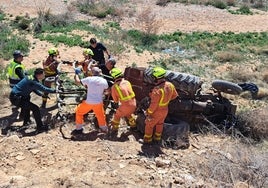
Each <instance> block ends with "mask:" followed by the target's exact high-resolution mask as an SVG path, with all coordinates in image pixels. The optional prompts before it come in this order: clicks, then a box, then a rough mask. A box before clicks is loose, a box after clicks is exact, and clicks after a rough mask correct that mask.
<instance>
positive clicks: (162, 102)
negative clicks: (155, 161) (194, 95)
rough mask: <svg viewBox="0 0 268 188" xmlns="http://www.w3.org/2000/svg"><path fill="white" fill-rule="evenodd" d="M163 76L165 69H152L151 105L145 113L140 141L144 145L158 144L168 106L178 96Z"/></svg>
mask: <svg viewBox="0 0 268 188" xmlns="http://www.w3.org/2000/svg"><path fill="white" fill-rule="evenodd" d="M165 74H166V70H165V69H163V68H161V67H154V68H153V71H152V77H153V78H154V79H155V80H154V87H153V89H152V91H151V92H150V94H149V96H150V99H151V103H150V106H149V108H148V109H147V111H146V119H145V134H144V137H143V140H142V143H144V144H148V143H152V141H153V140H154V141H156V142H158V143H159V142H160V141H161V136H162V132H163V124H164V120H165V118H166V116H167V114H168V104H169V102H170V101H171V100H173V99H175V98H176V97H177V96H178V93H177V91H176V89H175V87H174V85H173V84H172V83H170V82H168V81H166V80H165ZM154 128H155V132H154ZM153 133H154V135H153Z"/></svg>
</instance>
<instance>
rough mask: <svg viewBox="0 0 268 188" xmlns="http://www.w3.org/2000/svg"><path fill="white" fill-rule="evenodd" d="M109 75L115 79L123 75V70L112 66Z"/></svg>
mask: <svg viewBox="0 0 268 188" xmlns="http://www.w3.org/2000/svg"><path fill="white" fill-rule="evenodd" d="M111 76H112V77H113V79H116V78H119V77H120V76H123V72H122V71H121V70H120V69H119V68H113V69H112V70H111Z"/></svg>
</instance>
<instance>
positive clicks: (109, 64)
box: [98, 58, 117, 111]
mask: <svg viewBox="0 0 268 188" xmlns="http://www.w3.org/2000/svg"><path fill="white" fill-rule="evenodd" d="M115 64H116V61H115V59H114V58H109V59H108V60H107V61H106V63H105V64H103V65H98V66H99V68H100V69H101V71H102V76H103V78H104V79H106V80H107V82H108V86H109V89H108V91H110V90H111V87H112V86H113V84H114V79H113V77H112V76H111V74H110V71H111V70H112V69H113V68H114V67H115ZM108 93H110V92H108ZM112 101H113V98H112V95H111V94H110V95H105V98H104V109H107V107H108V106H109V104H110V103H111V109H113V111H115V109H116V108H117V105H116V104H115V103H114V102H112Z"/></svg>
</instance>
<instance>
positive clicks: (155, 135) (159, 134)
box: [154, 133, 162, 141]
mask: <svg viewBox="0 0 268 188" xmlns="http://www.w3.org/2000/svg"><path fill="white" fill-rule="evenodd" d="M161 136H162V134H161V133H154V140H157V141H158V140H161Z"/></svg>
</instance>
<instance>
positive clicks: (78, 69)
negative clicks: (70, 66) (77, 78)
mask: <svg viewBox="0 0 268 188" xmlns="http://www.w3.org/2000/svg"><path fill="white" fill-rule="evenodd" d="M74 72H75V74H77V75H78V74H80V73H82V70H81V68H80V67H77V68H75V69H74Z"/></svg>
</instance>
